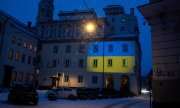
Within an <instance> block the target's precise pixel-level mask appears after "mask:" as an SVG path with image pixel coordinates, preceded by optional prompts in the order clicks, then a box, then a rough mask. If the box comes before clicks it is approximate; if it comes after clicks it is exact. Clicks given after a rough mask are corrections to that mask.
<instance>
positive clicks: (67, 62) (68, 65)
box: [65, 59, 71, 68]
mask: <svg viewBox="0 0 180 108" xmlns="http://www.w3.org/2000/svg"><path fill="white" fill-rule="evenodd" d="M70 63H71V61H70V60H69V59H66V60H65V67H66V68H68V67H70Z"/></svg>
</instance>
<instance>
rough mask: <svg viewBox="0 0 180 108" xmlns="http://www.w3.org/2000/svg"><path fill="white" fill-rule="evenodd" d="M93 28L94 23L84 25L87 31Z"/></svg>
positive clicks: (91, 30)
mask: <svg viewBox="0 0 180 108" xmlns="http://www.w3.org/2000/svg"><path fill="white" fill-rule="evenodd" d="M94 29H95V27H94V24H93V23H88V24H87V25H86V30H87V32H93V31H94Z"/></svg>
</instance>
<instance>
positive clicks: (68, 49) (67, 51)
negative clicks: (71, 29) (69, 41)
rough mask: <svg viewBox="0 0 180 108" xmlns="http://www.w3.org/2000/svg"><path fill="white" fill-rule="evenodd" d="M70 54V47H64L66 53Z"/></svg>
mask: <svg viewBox="0 0 180 108" xmlns="http://www.w3.org/2000/svg"><path fill="white" fill-rule="evenodd" d="M70 52H71V46H70V45H66V53H70Z"/></svg>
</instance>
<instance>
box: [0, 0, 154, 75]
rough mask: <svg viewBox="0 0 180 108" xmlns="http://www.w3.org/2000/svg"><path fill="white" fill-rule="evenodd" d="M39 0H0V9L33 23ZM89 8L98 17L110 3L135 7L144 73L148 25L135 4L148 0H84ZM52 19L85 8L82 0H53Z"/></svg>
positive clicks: (147, 66)
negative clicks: (92, 9)
mask: <svg viewBox="0 0 180 108" xmlns="http://www.w3.org/2000/svg"><path fill="white" fill-rule="evenodd" d="M39 1H40V0H0V10H2V11H4V12H6V13H8V14H10V15H12V16H14V17H15V18H17V19H18V20H20V21H22V22H23V23H25V24H26V23H27V21H32V22H33V24H35V19H36V16H37V10H38V2H39ZM85 1H86V3H87V4H88V6H89V8H94V9H95V10H96V12H97V14H98V16H100V17H104V12H103V7H105V6H107V5H110V4H113V3H114V4H121V5H122V6H123V7H124V8H125V11H126V13H130V8H132V7H133V8H135V15H136V16H137V17H138V21H139V28H140V43H141V47H142V54H143V56H142V75H146V74H147V72H149V71H150V69H151V67H152V53H151V36H150V27H149V26H148V25H143V22H144V21H145V20H144V18H143V16H142V15H141V14H140V12H139V11H138V10H137V6H140V5H143V4H147V3H148V2H149V0H85ZM54 7H55V11H54V19H58V12H59V11H60V10H63V11H70V10H74V9H87V8H86V6H85V5H84V4H83V1H82V0H54Z"/></svg>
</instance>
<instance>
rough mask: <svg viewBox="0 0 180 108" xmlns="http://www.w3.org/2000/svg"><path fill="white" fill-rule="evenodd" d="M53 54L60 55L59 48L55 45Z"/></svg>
mask: <svg viewBox="0 0 180 108" xmlns="http://www.w3.org/2000/svg"><path fill="white" fill-rule="evenodd" d="M53 53H58V46H57V45H54V48H53Z"/></svg>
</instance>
